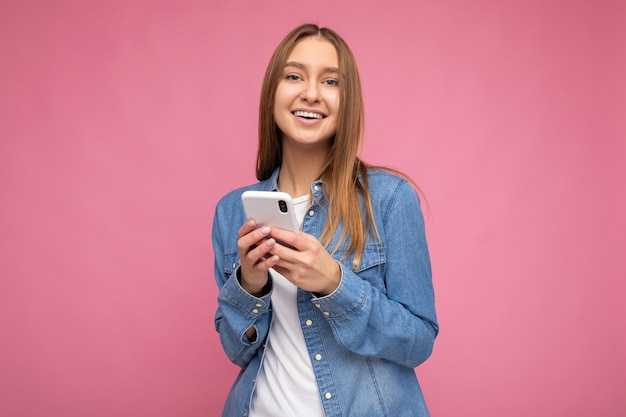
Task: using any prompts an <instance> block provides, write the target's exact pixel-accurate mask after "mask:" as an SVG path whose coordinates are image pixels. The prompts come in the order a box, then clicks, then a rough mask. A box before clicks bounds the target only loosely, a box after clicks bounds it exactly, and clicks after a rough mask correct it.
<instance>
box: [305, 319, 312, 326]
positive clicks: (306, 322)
mask: <svg viewBox="0 0 626 417" xmlns="http://www.w3.org/2000/svg"><path fill="white" fill-rule="evenodd" d="M304 324H306V325H307V326H311V325H312V324H313V322H312V321H311V320H307V321H305V322H304Z"/></svg>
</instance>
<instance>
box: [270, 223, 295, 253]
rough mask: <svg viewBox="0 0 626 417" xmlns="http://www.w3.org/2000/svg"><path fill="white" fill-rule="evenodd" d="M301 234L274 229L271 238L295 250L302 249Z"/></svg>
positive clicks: (278, 228)
mask: <svg viewBox="0 0 626 417" xmlns="http://www.w3.org/2000/svg"><path fill="white" fill-rule="evenodd" d="M300 234H301V233H296V232H292V231H291V230H287V229H282V228H280V227H274V228H272V230H271V232H270V236H272V237H273V238H275V239H276V240H277V241H278V242H279V244H280V245H282V246H286V247H292V248H293V249H300V248H301V246H302V240H301V238H300Z"/></svg>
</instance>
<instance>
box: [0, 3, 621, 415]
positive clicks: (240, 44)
mask: <svg viewBox="0 0 626 417" xmlns="http://www.w3.org/2000/svg"><path fill="white" fill-rule="evenodd" d="M625 5H626V3H625V2H623V1H621V0H615V1H610V0H607V1H592V0H589V1H565V0H563V1H550V0H549V1H543V0H542V1H515V2H513V1H499V0H485V1H471V2H467V1H461V0H450V1H440V2H433V1H423V0H419V1H386V2H376V3H371V4H370V5H367V2H363V1H356V0H353V1H343V2H336V1H317V2H297V3H294V2H291V1H282V0H281V1H272V2H261V1H252V0H250V1H200V0H177V1H174V0H172V1H164V0H158V1H151V0H150V1H149V0H144V1H127V0H113V1H112V0H109V1H106V2H103V1H80V0H57V1H44V0H41V1H30V0H29V1H26V0H3V1H1V2H0V60H1V61H0V94H1V95H0V187H1V202H0V220H1V224H0V257H1V258H0V277H1V283H0V415H2V416H7V417H22V416H28V417H31V416H43V415H45V416H51V417H56V416H64V417H74V416H91V417H99V416H118V417H125V416H128V417H137V416H146V417H148V416H150V417H160V416H163V417H171V416H185V417H187V416H189V417H192V416H217V415H219V413H220V410H221V406H222V404H223V401H224V399H225V396H226V393H227V390H228V388H229V386H230V384H231V382H232V379H233V378H234V376H235V374H236V371H237V370H236V368H235V367H234V366H233V365H231V364H230V363H229V362H228V361H227V359H226V357H225V355H224V354H223V352H222V350H221V347H220V345H219V342H218V337H217V334H216V332H215V330H214V327H213V314H214V312H215V309H216V296H217V290H216V286H215V283H214V278H213V273H212V262H213V259H212V257H213V255H212V252H211V245H210V234H211V221H212V214H213V209H214V207H215V203H216V201H217V199H218V198H219V197H220V196H221V195H223V194H224V193H225V192H226V191H228V190H230V189H232V188H234V187H237V186H240V185H244V184H247V183H251V182H253V181H254V170H253V168H254V157H255V147H256V121H257V107H258V96H259V92H260V85H261V80H262V76H263V71H264V69H265V65H266V63H267V61H268V59H269V56H270V54H271V52H272V50H273V49H274V47H275V46H276V44H277V43H278V42H279V40H280V39H281V38H282V37H283V36H284V35H285V34H286V33H287V32H288V31H289V30H290V29H292V28H293V27H295V26H296V25H297V24H300V23H304V22H306V21H313V22H316V23H319V24H321V25H326V26H329V27H331V28H334V29H336V30H337V31H338V32H339V33H340V34H342V35H343V36H344V38H345V39H346V40H347V41H348V43H349V44H350V45H351V46H352V48H353V50H354V53H355V55H356V57H357V60H358V62H359V64H360V69H361V73H362V79H363V85H364V90H365V99H366V108H367V119H368V131H367V137H366V144H365V151H364V158H365V159H366V160H367V161H370V162H373V163H377V164H386V165H389V166H392V167H395V168H399V169H401V170H403V171H405V172H407V173H408V174H410V175H411V176H412V177H413V178H414V179H415V180H416V181H417V182H418V183H419V184H420V186H421V187H422V188H423V190H424V192H425V193H426V196H427V198H428V203H429V210H428V211H427V213H426V217H427V231H428V237H429V241H430V247H431V252H432V261H433V269H434V282H435V287H436V292H437V293H436V295H437V307H438V312H439V317H440V324H441V329H442V330H441V334H440V337H439V338H438V340H437V343H436V345H435V351H434V354H433V356H432V358H431V359H430V360H429V361H428V362H426V363H425V364H424V365H423V366H421V367H420V368H418V369H417V373H418V375H419V377H420V379H421V382H422V385H423V389H424V391H425V394H426V397H427V400H428V402H429V406H430V408H431V411H432V414H433V416H468V417H473V416H476V417H478V416H508V417H517V416H519V417H522V416H524V417H526V416H535V417H543V416H546V417H548V416H550V417H552V416H569V417H576V416H581V417H582V416H591V415H593V416H615V417H617V416H623V415H625V414H626V371H625V370H626V342H625V341H626V322H625V321H626V320H625V318H626V308H625V307H624V306H625V305H626V303H625V302H624V300H625V299H626V288H625V283H624V282H625V280H624V278H625V277H626V267H625V264H624V260H623V259H624V250H625V249H626V239H625V237H624V233H625V231H626V224H625V220H624V219H625V216H624V213H625V212H626V197H625V194H624V184H625V182H626V181H625V180H626V172H625V169H624V165H625V161H626V123H625V119H626V117H625V109H626V99H625V97H626V83H625V76H624V74H626V47H625V39H626V29H625V28H626V6H625Z"/></svg>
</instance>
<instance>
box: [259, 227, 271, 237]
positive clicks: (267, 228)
mask: <svg viewBox="0 0 626 417" xmlns="http://www.w3.org/2000/svg"><path fill="white" fill-rule="evenodd" d="M269 233H270V228H269V227H267V226H265V227H264V228H262V229H261V234H262V235H269Z"/></svg>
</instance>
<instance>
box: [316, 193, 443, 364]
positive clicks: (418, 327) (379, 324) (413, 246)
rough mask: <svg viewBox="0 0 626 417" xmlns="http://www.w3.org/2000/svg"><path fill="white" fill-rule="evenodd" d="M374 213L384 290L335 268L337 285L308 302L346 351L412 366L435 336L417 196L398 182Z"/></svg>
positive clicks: (427, 352) (424, 356) (425, 355)
mask: <svg viewBox="0 0 626 417" xmlns="http://www.w3.org/2000/svg"><path fill="white" fill-rule="evenodd" d="M376 215H377V216H378V217H380V219H379V220H378V221H377V226H378V228H379V233H380V235H381V239H382V240H383V244H384V256H385V264H384V266H383V267H382V273H383V274H384V276H383V279H384V285H385V286H384V291H383V290H380V289H378V288H375V287H374V286H372V285H371V284H370V283H369V282H368V281H367V280H365V279H363V278H361V277H360V276H359V273H355V272H353V271H352V270H350V269H349V268H348V267H346V266H345V265H343V264H340V266H341V283H340V284H339V287H338V288H337V289H336V290H335V291H334V292H333V293H332V294H330V295H328V296H325V297H319V298H314V299H313V301H312V302H313V303H314V304H315V305H319V308H320V310H321V311H322V312H323V315H324V317H325V318H326V320H327V321H328V323H329V324H330V326H331V328H332V331H333V334H334V335H335V338H336V339H337V341H338V342H339V343H340V344H342V345H343V346H345V347H346V348H347V349H348V350H350V351H352V352H354V353H357V354H360V355H366V356H374V357H379V358H383V359H387V360H390V361H392V362H396V363H399V364H402V365H405V366H408V367H415V366H417V365H419V364H420V363H422V362H423V361H425V360H426V359H427V358H428V357H429V356H430V353H431V352H432V347H433V342H434V339H435V337H436V335H437V332H438V325H437V319H436V315H435V306H434V293H433V287H432V279H431V268H430V258H429V254H428V247H427V244H426V237H425V230H424V221H423V218H422V213H421V210H420V206H419V199H418V197H417V193H416V192H415V191H414V190H413V189H412V188H411V187H410V185H409V184H408V183H407V182H405V181H402V182H399V183H398V185H397V186H396V188H395V190H391V195H390V196H388V198H387V199H386V202H385V203H384V204H383V205H382V206H381V207H379V209H378V212H377V213H376ZM373 268H378V266H374V267H373ZM364 272H365V271H363V272H361V274H362V273H364ZM370 272H372V271H370Z"/></svg>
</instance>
